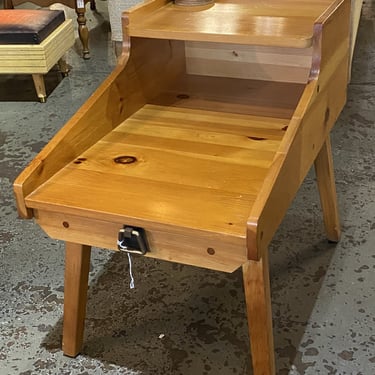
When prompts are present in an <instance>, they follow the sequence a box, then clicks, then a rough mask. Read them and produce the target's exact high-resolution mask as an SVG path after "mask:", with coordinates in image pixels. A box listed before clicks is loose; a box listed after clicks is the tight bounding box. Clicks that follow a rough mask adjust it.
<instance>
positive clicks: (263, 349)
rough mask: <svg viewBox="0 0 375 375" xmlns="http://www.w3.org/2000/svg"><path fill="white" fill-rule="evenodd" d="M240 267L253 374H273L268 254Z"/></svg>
mask: <svg viewBox="0 0 375 375" xmlns="http://www.w3.org/2000/svg"><path fill="white" fill-rule="evenodd" d="M266 253H267V251H265V254H264V255H263V257H262V258H261V259H260V260H259V261H253V260H250V261H248V262H247V263H245V264H244V265H243V266H242V270H243V280H244V288H245V297H246V307H247V319H248V325H249V335H250V345H251V356H252V362H253V372H254V375H274V374H275V358H274V348H273V330H272V311H271V294H270V281H269V268H268V255H267V254H266Z"/></svg>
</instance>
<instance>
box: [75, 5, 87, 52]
mask: <svg viewBox="0 0 375 375" xmlns="http://www.w3.org/2000/svg"><path fill="white" fill-rule="evenodd" d="M85 11H86V10H85V8H84V7H83V8H81V7H77V8H76V13H77V22H78V35H79V39H80V40H81V43H82V48H83V50H82V53H83V58H84V59H89V58H90V51H89V30H88V28H87V26H86V16H85Z"/></svg>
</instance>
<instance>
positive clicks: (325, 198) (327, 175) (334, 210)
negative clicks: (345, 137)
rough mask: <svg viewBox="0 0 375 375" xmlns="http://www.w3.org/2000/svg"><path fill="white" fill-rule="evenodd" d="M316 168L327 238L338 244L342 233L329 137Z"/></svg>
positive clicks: (315, 164) (320, 153)
mask: <svg viewBox="0 0 375 375" xmlns="http://www.w3.org/2000/svg"><path fill="white" fill-rule="evenodd" d="M314 166H315V173H316V178H317V182H318V189H319V194H320V202H321V205H322V210H323V219H324V225H325V228H326V232H327V237H328V240H329V241H332V242H338V241H339V239H340V234H341V231H340V220H339V210H338V205H337V195H336V186H335V175H334V170H333V160H332V150H331V141H330V138H329V136H328V138H327V139H326V141H325V142H324V144H323V146H322V148H321V150H320V151H319V154H318V156H317V157H316V159H315V162H314Z"/></svg>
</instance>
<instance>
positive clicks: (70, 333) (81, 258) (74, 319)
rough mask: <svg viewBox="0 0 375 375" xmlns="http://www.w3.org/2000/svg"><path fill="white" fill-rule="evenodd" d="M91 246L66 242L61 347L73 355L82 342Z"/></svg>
mask: <svg viewBox="0 0 375 375" xmlns="http://www.w3.org/2000/svg"><path fill="white" fill-rule="evenodd" d="M90 254H91V247H89V246H84V245H78V244H74V243H69V242H68V243H66V249H65V282H64V327H63V343H62V348H63V352H64V354H65V355H67V356H69V357H75V356H76V355H77V354H78V353H79V352H80V351H81V347H82V342H83V331H84V323H85V316H86V300H87V288H88V277H89V270H90Z"/></svg>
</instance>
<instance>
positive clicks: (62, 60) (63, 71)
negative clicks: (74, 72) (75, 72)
mask: <svg viewBox="0 0 375 375" xmlns="http://www.w3.org/2000/svg"><path fill="white" fill-rule="evenodd" d="M57 64H58V66H59V69H60V72H61V74H62V75H63V76H64V77H67V76H68V74H69V66H68V64H67V63H66V60H65V57H61V58H60V60H59V61H58V62H57Z"/></svg>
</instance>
